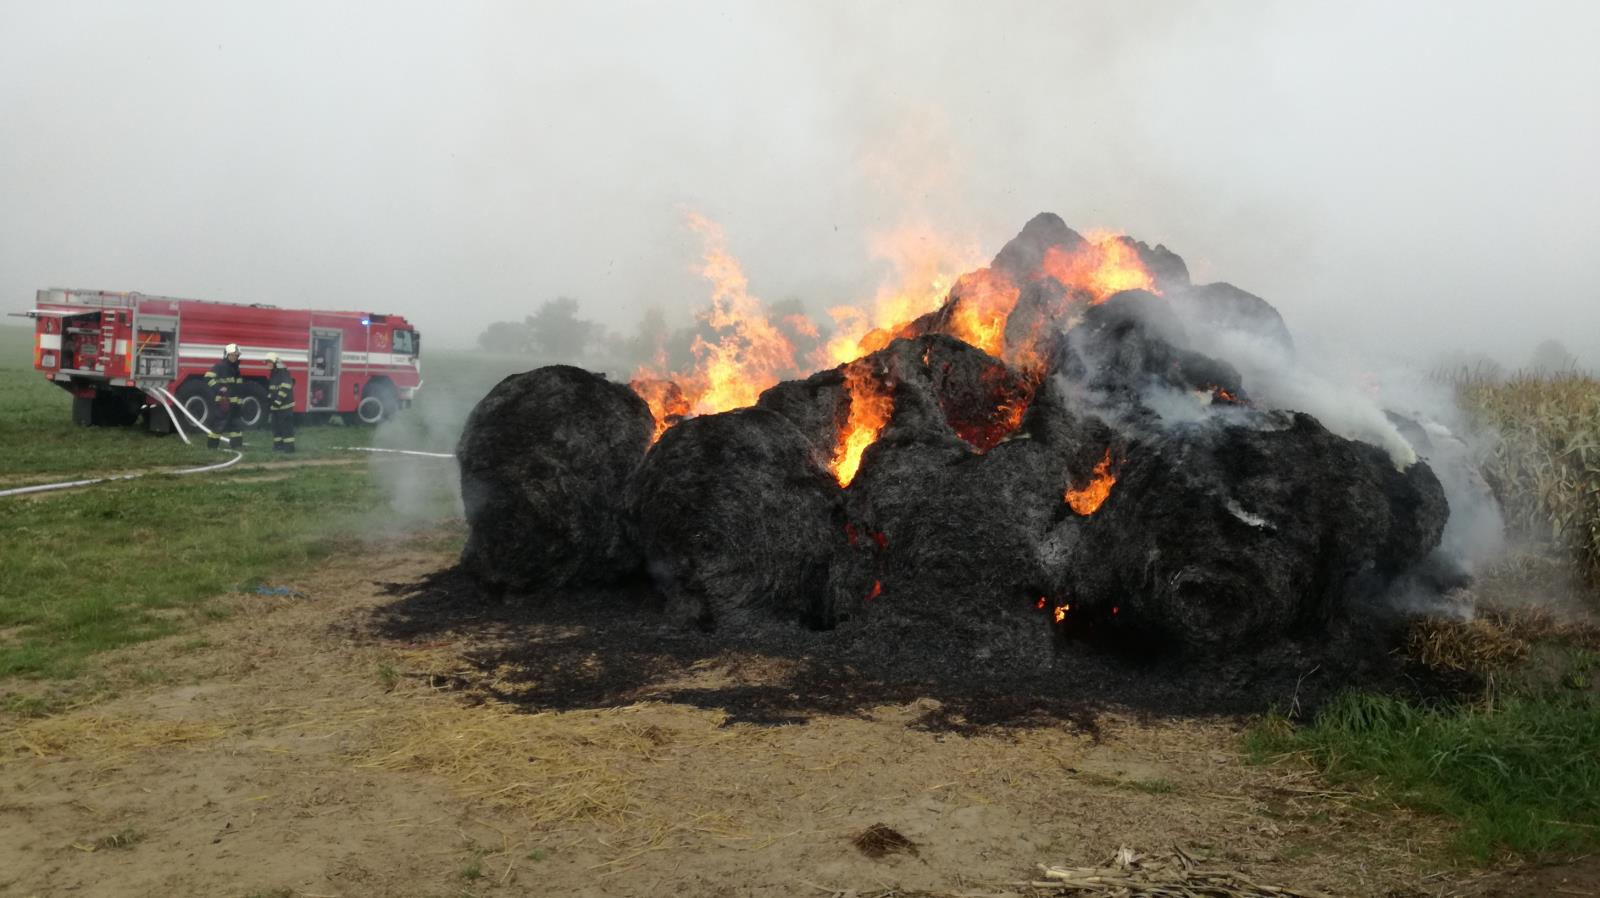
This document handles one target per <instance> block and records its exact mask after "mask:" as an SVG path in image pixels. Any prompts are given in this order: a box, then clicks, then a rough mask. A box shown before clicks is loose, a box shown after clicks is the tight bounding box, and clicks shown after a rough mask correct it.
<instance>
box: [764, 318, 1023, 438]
mask: <svg viewBox="0 0 1600 898" xmlns="http://www.w3.org/2000/svg"><path fill="white" fill-rule="evenodd" d="M851 364H853V365H856V366H860V367H861V369H862V370H865V371H868V372H869V373H870V374H871V376H872V377H873V378H874V379H875V380H876V381H877V382H878V383H880V384H881V385H882V387H883V389H885V390H894V389H897V388H900V387H902V386H903V388H904V389H907V390H911V391H913V392H915V393H917V394H918V395H919V396H921V397H922V398H923V399H925V400H926V402H925V403H924V404H923V405H922V406H919V407H920V408H929V409H935V410H937V412H938V414H939V416H942V418H943V420H944V423H945V424H946V425H947V426H948V430H949V431H950V432H952V433H954V434H955V435H956V436H959V437H960V438H961V439H962V440H965V441H966V442H967V443H968V444H969V445H971V446H972V447H973V448H976V449H977V450H978V451H980V452H982V451H987V450H989V449H991V448H993V447H994V446H995V445H996V444H997V443H999V442H1000V440H1002V439H1004V438H1005V437H1006V435H1007V434H1009V433H1011V432H1012V431H1014V430H1016V429H1017V426H1018V424H1019V423H1020V422H1021V420H1022V416H1023V414H1024V412H1025V411H1026V409H1027V407H1028V403H1029V401H1030V399H1031V397H1032V395H1033V392H1034V389H1035V386H1034V383H1033V382H1032V381H1031V380H1030V379H1029V378H1028V377H1026V376H1025V375H1023V374H1022V373H1020V372H1018V371H1015V370H1013V369H1011V368H1010V367H1008V366H1007V365H1006V364H1005V363H1004V362H1001V361H1000V360H999V359H997V358H995V357H994V356H991V355H989V354H988V353H986V352H984V351H983V350H981V349H978V348H976V347H974V346H970V345H968V344H967V343H964V342H962V341H960V340H958V339H956V338H955V337H951V336H947V335H945V334H939V333H932V334H926V335H923V336H920V337H916V338H914V339H898V340H895V341H894V342H892V343H890V344H889V345H888V346H887V347H885V348H883V349H880V350H878V351H877V352H874V353H871V354H870V355H867V356H865V357H863V358H862V359H860V360H858V361H856V362H853V363H851ZM845 368H846V366H843V365H841V366H839V367H838V368H835V369H833V370H830V371H823V372H820V373H818V374H813V375H812V376H811V377H808V378H806V379H805V380H794V381H784V382H783V383H780V384H777V385H776V386H774V387H771V388H770V389H768V390H767V391H766V392H764V393H762V394H761V398H760V399H758V400H757V402H756V405H757V407H759V408H764V409H770V410H771V411H774V412H777V413H778V414H780V415H782V416H783V417H785V418H787V419H789V421H790V423H792V424H794V425H795V427H796V428H798V429H799V430H800V432H801V433H802V434H804V435H805V437H806V438H807V439H808V440H810V441H811V443H812V444H813V445H814V446H815V447H816V448H817V450H818V451H817V463H818V465H819V466H821V467H826V466H827V464H828V462H829V461H830V460H831V459H832V458H833V453H834V451H835V448H836V445H837V443H838V441H839V434H840V433H841V431H842V429H843V428H844V427H845V425H846V424H847V422H848V421H849V418H850V402H851V398H850V393H849V390H848V389H847V388H846V385H845V376H844V371H845ZM907 414H910V412H907ZM931 426H934V427H938V425H937V424H932V425H931Z"/></svg>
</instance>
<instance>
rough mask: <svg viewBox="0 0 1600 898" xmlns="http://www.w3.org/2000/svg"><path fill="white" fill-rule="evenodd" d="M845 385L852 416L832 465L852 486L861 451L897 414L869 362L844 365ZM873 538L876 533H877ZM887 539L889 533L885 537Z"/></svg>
mask: <svg viewBox="0 0 1600 898" xmlns="http://www.w3.org/2000/svg"><path fill="white" fill-rule="evenodd" d="M844 385H845V389H846V390H848V391H849V392H850V417H849V419H848V420H847V421H846V422H845V426H844V430H843V431H842V432H841V433H840V434H839V445H838V447H837V448H836V449H835V450H834V456H833V462H832V463H831V464H829V466H828V467H829V468H831V469H832V470H833V476H834V477H836V478H838V480H839V485H840V486H849V485H850V481H852V480H854V479H855V476H856V469H858V468H860V467H861V453H863V452H865V451H867V447H868V446H871V445H872V444H873V443H874V442H876V441H877V439H878V432H879V431H881V430H883V426H884V425H885V424H887V423H889V416H890V415H892V414H894V398H893V396H891V395H890V392H889V387H888V385H887V384H885V383H883V382H881V381H880V380H879V378H878V377H876V376H875V375H874V372H873V371H872V368H871V366H870V365H868V364H866V363H864V362H856V363H853V364H850V365H847V366H846V367H845V369H844ZM873 538H874V539H877V536H876V535H874V537H873ZM884 542H885V543H887V537H885V538H884Z"/></svg>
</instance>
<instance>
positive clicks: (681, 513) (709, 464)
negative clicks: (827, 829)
mask: <svg viewBox="0 0 1600 898" xmlns="http://www.w3.org/2000/svg"><path fill="white" fill-rule="evenodd" d="M716 262H717V265H716V268H717V270H718V271H719V272H721V273H723V274H724V275H726V276H727V280H728V283H729V284H731V286H725V285H723V284H721V283H719V293H718V296H719V302H721V301H726V302H727V303H730V305H729V306H728V308H723V309H722V313H723V314H725V315H726V314H727V313H728V311H729V309H731V308H733V306H732V305H731V304H734V303H736V302H742V301H745V300H747V299H748V297H746V296H745V294H744V293H743V289H744V288H743V283H744V282H743V278H742V275H741V274H738V272H737V269H736V268H735V269H732V270H731V273H730V271H729V269H728V267H727V261H726V260H725V259H722V258H720V257H719V258H718V259H717V260H716ZM734 275H737V277H734ZM1214 330H1227V331H1230V332H1234V333H1240V334H1244V335H1246V336H1248V337H1250V338H1252V339H1256V340H1260V341H1263V342H1265V343H1270V344H1272V345H1273V346H1276V347H1278V348H1279V349H1280V350H1281V351H1285V352H1286V351H1289V350H1290V349H1291V348H1292V346H1293V343H1292V340H1291V337H1290V335H1289V332H1288V329H1287V328H1286V327H1285V326H1284V323H1283V320H1282V318H1281V317H1280V316H1279V315H1278V313H1277V312H1276V311H1275V310H1274V309H1273V308H1272V307H1271V305H1269V304H1268V303H1267V302H1266V301H1265V300H1262V299H1260V298H1259V297H1256V296H1253V295H1251V294H1249V293H1246V292H1244V291H1242V290H1239V289H1238V288H1235V287H1232V286H1231V285H1227V284H1209V285H1202V286H1195V285H1192V284H1191V283H1190V282H1189V276H1188V271H1187V268H1186V267H1185V266H1184V263H1183V260H1182V259H1180V258H1179V257H1178V256H1176V255H1175V254H1173V253H1171V252H1170V251H1168V250H1167V249H1165V248H1164V247H1159V246H1158V247H1154V248H1152V247H1149V246H1147V245H1145V244H1143V243H1139V242H1136V241H1133V240H1130V239H1128V238H1126V237H1100V238H1094V239H1091V238H1086V237H1084V236H1082V235H1080V234H1078V233H1076V232H1074V231H1073V230H1072V229H1070V228H1068V227H1067V226H1066V224H1065V223H1064V222H1062V220H1061V219H1060V218H1058V217H1056V216H1054V215H1049V214H1044V215H1040V216H1038V217H1036V218H1035V219H1034V220H1033V221H1031V222H1029V223H1028V225H1027V227H1025V228H1024V229H1023V231H1022V233H1021V234H1019V235H1018V236H1017V237H1016V238H1014V239H1013V240H1012V241H1011V242H1010V243H1008V244H1007V245H1006V246H1005V247H1004V248H1003V249H1002V250H1001V251H1000V253H999V254H998V255H996V256H995V258H994V260H993V261H992V262H991V264H990V265H989V266H988V267H986V268H981V269H978V270H976V271H972V272H969V273H968V274H966V275H964V276H962V277H961V278H959V279H957V280H956V281H955V282H954V283H953V285H952V286H951V287H950V288H949V290H948V292H947V294H946V295H945V296H944V297H943V301H942V302H940V303H938V304H937V306H936V307H935V308H932V309H930V310H928V311H926V312H925V313H922V314H918V315H915V316H913V317H909V318H908V319H906V320H903V321H900V322H898V323H894V324H892V325H889V326H885V327H878V328H875V329H871V330H870V331H867V332H865V333H863V334H861V335H860V336H859V339H858V340H857V341H856V342H855V344H854V347H853V348H850V347H847V348H846V351H845V352H844V353H843V354H842V357H841V354H840V353H839V352H838V347H837V343H836V344H835V345H834V347H833V349H834V350H835V351H834V354H833V356H832V358H834V359H839V360H841V361H842V364H837V365H833V366H825V367H826V370H822V371H821V372H820V373H817V374H814V375H812V376H810V377H807V378H804V379H793V380H779V378H778V377H777V376H774V375H772V374H771V372H770V371H768V373H767V379H766V382H764V383H760V384H758V385H759V386H761V387H764V389H763V390H761V391H759V392H757V391H753V390H750V389H749V388H748V387H749V385H748V384H747V383H746V384H743V389H742V390H740V391H730V390H729V389H728V384H729V383H730V377H729V374H728V371H727V370H722V369H717V368H716V367H715V366H719V365H721V366H728V365H735V366H736V365H738V364H740V363H741V360H750V359H758V358H759V359H771V358H779V357H782V353H775V352H771V351H764V350H763V349H762V347H761V346H760V345H759V344H757V343H755V342H753V341H754V340H756V339H757V337H759V336H760V335H762V334H769V332H771V331H772V329H771V328H764V329H763V328H758V327H750V328H744V329H739V330H738V331H737V335H738V338H739V340H742V341H744V342H742V343H737V344H735V345H729V346H723V347H717V351H715V352H710V351H708V352H706V353H705V354H704V356H703V357H704V359H705V360H706V364H707V370H705V371H701V372H695V373H692V374H689V375H680V376H677V377H672V376H662V375H661V374H660V373H659V372H654V373H652V374H651V376H649V377H641V378H638V379H636V381H635V383H634V385H633V391H630V390H629V388H628V387H624V386H621V385H618V384H612V383H609V382H607V381H605V380H604V378H603V377H601V376H599V375H593V374H588V373H585V372H580V371H577V370H576V369H571V368H548V369H541V370H539V371H535V372H531V373H528V374H523V375H518V376H516V377H513V378H509V379H508V380H507V381H506V382H504V383H502V384H501V385H500V386H499V387H497V388H496V389H495V390H494V392H492V393H491V394H490V395H489V396H488V397H486V398H485V399H484V401H483V403H481V404H480V406H479V408H478V409H477V410H476V411H475V412H474V413H473V415H472V418H471V420H470V421H469V422H468V425H467V429H466V431H465V433H464V434H463V436H462V439H461V447H460V450H459V453H458V454H459V456H460V459H461V465H462V481H463V494H464V496H465V497H466V500H467V516H468V523H469V525H470V526H471V529H472V534H471V538H470V540H469V544H468V547H467V550H466V552H465V553H464V554H463V557H462V567H463V568H464V569H465V570H467V571H468V572H470V573H472V574H474V575H476V576H477V577H479V578H480V579H483V580H486V581H489V582H491V583H494V584H498V585H502V586H510V587H513V588H518V589H532V588H539V587H557V586H563V585H566V584H569V583H580V582H582V583H595V582H604V581H607V580H610V581H620V580H622V579H624V578H627V577H630V576H634V575H636V574H638V573H639V572H640V571H641V570H643V571H645V572H647V573H648V575H649V577H650V579H651V582H652V583H653V584H654V586H655V588H656V589H657V590H658V591H659V592H660V593H661V594H662V596H663V597H664V598H665V600H666V603H667V607H668V608H669V610H671V611H673V612H674V613H676V614H678V615H680V616H681V617H682V618H684V619H685V620H686V621H692V622H694V623H695V624H698V625H699V626H701V627H705V628H722V627H727V628H739V629H741V630H742V629H747V628H752V627H761V626H770V625H783V626H806V627H810V628H813V629H822V630H827V629H834V628H849V629H859V630H863V631H870V632H873V633H875V634H877V636H876V637H875V638H879V639H896V640H897V639H918V638H938V639H951V640H957V641H966V642H968V643H981V644H982V645H984V646H987V647H993V646H997V645H1000V644H1009V645H1022V646H1032V645H1035V644H1038V643H1043V642H1047V641H1048V640H1050V639H1062V638H1068V637H1083V638H1088V639H1096V640H1108V641H1116V642H1123V643H1126V642H1132V643H1135V644H1139V645H1144V646H1155V647H1162V648H1165V649H1170V650H1172V651H1176V652H1190V653H1204V654H1223V653H1232V652H1240V651H1249V650H1252V649H1254V648H1258V647H1261V646H1263V645H1265V644H1268V643H1270V642H1272V641H1274V640H1278V639H1280V638H1283V637H1287V636H1296V635H1300V636H1304V635H1308V634H1315V633H1317V632H1320V631H1321V630H1322V629H1324V628H1327V627H1329V626H1331V625H1333V624H1334V623H1335V622H1337V621H1338V620H1340V619H1342V618H1347V617H1349V616H1351V615H1353V614H1358V613H1361V609H1362V608H1363V607H1365V605H1366V604H1367V603H1368V601H1369V600H1370V599H1373V598H1375V597H1378V596H1381V595H1382V594H1383V593H1384V591H1385V590H1386V589H1387V588H1389V586H1390V584H1392V583H1395V582H1397V581H1400V580H1402V579H1405V578H1407V577H1408V575H1409V574H1410V573H1411V572H1412V571H1414V570H1416V569H1418V568H1419V566H1422V565H1424V563H1425V562H1427V561H1428V559H1429V558H1430V555H1431V554H1432V553H1434V552H1435V550H1436V549H1437V548H1438V546H1439V543H1440V537H1441V533H1442V531H1443V529H1444V526H1445V522H1446V518H1447V516H1448V507H1447V503H1446V500H1445V496H1444V492H1443V489H1442V488H1441V485H1440V482H1439V480H1438V479H1437V478H1436V477H1435V476H1434V473H1433V471H1432V470H1430V468H1429V466H1428V464H1427V463H1426V462H1424V461H1421V460H1418V459H1417V458H1416V456H1415V455H1414V454H1412V455H1409V456H1407V455H1406V454H1404V453H1400V454H1399V455H1398V456H1397V454H1396V453H1395V452H1393V451H1385V450H1384V449H1381V448H1379V447H1377V446H1374V445H1369V444H1367V443H1363V442H1357V441H1354V440H1350V439H1346V438H1344V437H1342V436H1339V435H1336V434H1335V433H1332V432H1330V431H1329V430H1328V429H1327V428H1325V427H1323V426H1322V425H1321V424H1320V423H1318V421H1317V420H1316V419H1314V418H1313V417H1311V416H1310V415H1307V414H1303V413H1299V412H1296V411H1293V410H1273V409H1265V408H1259V407H1257V406H1256V405H1254V404H1253V403H1252V400H1251V389H1252V387H1253V386H1255V385H1252V384H1250V383H1246V382H1245V381H1244V379H1243V378H1242V377H1241V375H1240V373H1239V372H1238V371H1237V370H1235V368H1234V367H1233V366H1232V365H1230V364H1229V363H1228V361H1227V360H1225V359H1219V358H1213V357H1210V356H1208V355H1205V354H1202V353H1201V352H1199V351H1197V350H1196V349H1195V348H1194V347H1195V346H1196V345H1197V344H1199V343H1201V341H1196V340H1194V339H1192V338H1191V335H1192V334H1194V333H1198V332H1210V331H1214ZM1203 345H1209V344H1203ZM791 355H792V353H791ZM635 393H638V394H639V395H637V396H636V395H634V394H635ZM723 394H727V395H737V396H738V397H739V398H738V399H736V400H729V401H726V402H719V401H718V398H717V397H718V396H720V395H723ZM640 397H642V398H640ZM751 397H756V398H755V399H754V402H753V404H752V403H751ZM652 441H653V442H652ZM647 450H648V451H647ZM1411 580H1412V581H1414V580H1415V578H1411Z"/></svg>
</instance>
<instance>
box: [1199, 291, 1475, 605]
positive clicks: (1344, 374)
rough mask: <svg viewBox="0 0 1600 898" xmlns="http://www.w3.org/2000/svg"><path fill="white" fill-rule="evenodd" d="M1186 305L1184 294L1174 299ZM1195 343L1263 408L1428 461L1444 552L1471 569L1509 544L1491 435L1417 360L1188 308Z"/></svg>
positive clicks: (1405, 462)
mask: <svg viewBox="0 0 1600 898" xmlns="http://www.w3.org/2000/svg"><path fill="white" fill-rule="evenodd" d="M1173 307H1174V308H1175V309H1177V310H1178V311H1179V313H1180V314H1185V313H1186V312H1187V311H1188V309H1187V308H1186V306H1185V304H1184V303H1183V302H1182V300H1181V298H1180V299H1178V300H1176V301H1175V302H1174V303H1173ZM1186 318H1187V319H1188V320H1187V324H1188V327H1189V331H1190V339H1191V343H1192V344H1193V346H1194V348H1195V349H1197V350H1198V351H1200V352H1203V353H1205V354H1207V355H1210V356H1213V357H1215V358H1219V359H1223V360H1225V361H1227V362H1229V363H1230V364H1232V365H1233V366H1234V367H1235V368H1237V369H1238V371H1239V374H1240V376H1241V378H1242V379H1243V383H1244V387H1245V390H1246V393H1247V394H1248V395H1249V397H1250V399H1251V401H1252V402H1253V403H1254V404H1255V405H1257V406H1258V407H1261V408H1268V409H1289V410H1294V411H1300V412H1305V413H1307V414H1310V415H1311V416H1312V417H1314V418H1316V419H1317V420H1318V421H1319V422H1321V423H1322V425H1323V426H1324V427H1326V428H1328V429H1329V430H1330V431H1332V432H1334V433H1336V434H1338V435H1340V436H1342V437H1345V438H1346V439H1351V440H1359V441H1361V442H1364V443H1368V444H1370V445H1373V446H1377V447H1379V448H1381V449H1383V450H1384V451H1385V452H1386V453H1388V455H1389V457H1390V459H1391V460H1392V461H1393V462H1394V464H1395V466H1396V467H1397V468H1402V469H1403V468H1406V467H1408V466H1410V465H1412V464H1414V463H1416V462H1417V461H1419V460H1420V461H1424V462H1426V463H1427V464H1428V466H1429V467H1430V468H1431V469H1432V470H1433V472H1434V474H1435V475H1436V476H1437V477H1438V478H1439V482H1440V485H1441V486H1442V487H1443V488H1444V493H1445V498H1446V500H1447V501H1448V502H1449V503H1450V518H1449V521H1448V522H1447V524H1446V526H1445V531H1444V535H1443V538H1442V540H1441V543H1440V551H1441V553H1443V555H1444V556H1446V557H1447V558H1449V559H1450V560H1452V561H1454V562H1455V563H1457V564H1459V565H1460V566H1461V567H1462V568H1463V569H1465V570H1466V571H1468V572H1469V573H1470V572H1471V571H1473V570H1476V569H1480V568H1481V567H1482V566H1483V565H1484V564H1486V563H1488V562H1491V561H1493V560H1494V559H1496V558H1497V557H1499V556H1500V554H1501V553H1502V552H1503V551H1504V549H1505V542H1506V540H1505V520H1504V517H1503V515H1502V512H1501V509H1500V504H1499V502H1498V501H1497V500H1496V499H1495V497H1494V493H1493V491H1492V490H1491V489H1490V487H1489V484H1488V483H1487V482H1486V481H1485V480H1484V478H1483V475H1482V473H1481V467H1480V461H1481V459H1483V458H1485V457H1486V456H1487V454H1488V451H1489V450H1490V449H1491V448H1492V446H1493V443H1494V441H1495V439H1496V435H1495V434H1493V433H1486V432H1482V431H1478V430H1474V429H1471V428H1470V427H1469V425H1468V423H1467V421H1466V418H1465V416H1464V415H1462V414H1461V411H1460V409H1459V408H1458V407H1457V405H1456V401H1455V394H1454V391H1453V390H1452V389H1450V388H1449V387H1448V385H1446V384H1443V383H1441V382H1439V381H1438V380H1437V379H1435V378H1433V377H1431V376H1430V373H1429V372H1427V371H1424V370H1423V369H1422V368H1421V367H1420V366H1419V365H1418V364H1416V363H1413V362H1406V361H1399V362H1397V361H1395V360H1393V359H1387V358H1383V357H1381V356H1379V355H1377V354H1364V353H1362V352H1361V351H1360V350H1361V348H1360V347H1356V348H1355V349H1351V348H1349V347H1345V346H1340V345H1337V344H1330V343H1329V342H1328V341H1324V340H1317V339H1315V338H1314V336H1313V337H1303V336H1300V335H1298V334H1297V335H1296V343H1295V346H1294V347H1293V348H1290V347H1289V346H1287V345H1285V344H1284V343H1283V342H1281V341H1277V340H1273V339H1270V338H1267V337H1264V336H1262V335H1261V334H1259V333H1256V332H1251V331H1246V330H1241V329H1235V328H1226V327H1215V326H1208V325H1207V324H1206V323H1204V322H1201V321H1197V320H1195V319H1194V317H1193V316H1192V315H1186Z"/></svg>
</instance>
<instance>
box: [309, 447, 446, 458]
mask: <svg viewBox="0 0 1600 898" xmlns="http://www.w3.org/2000/svg"><path fill="white" fill-rule="evenodd" d="M333 448H335V449H339V450H343V451H345V452H391V453H394V454H395V455H420V456H422V457H423V458H455V457H456V456H455V453H453V452H422V451H420V450H417V449H379V448H377V447H376V446H334V447H333Z"/></svg>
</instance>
